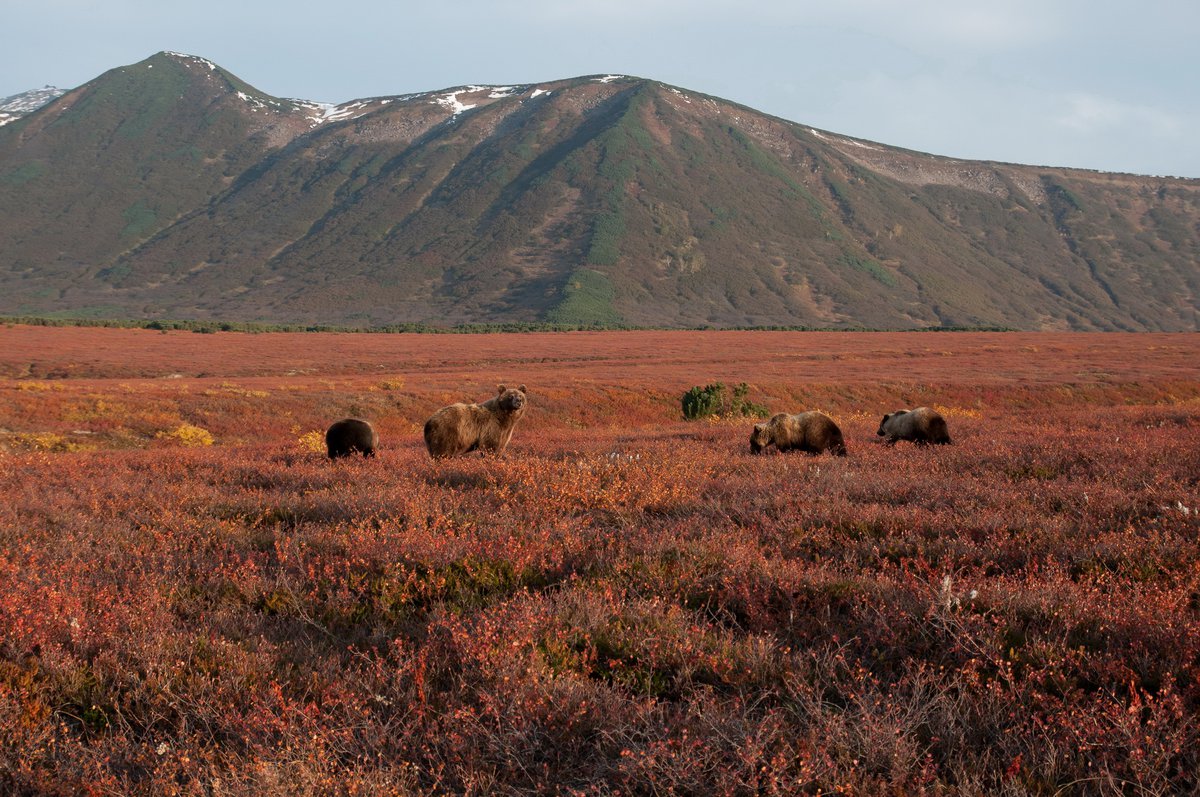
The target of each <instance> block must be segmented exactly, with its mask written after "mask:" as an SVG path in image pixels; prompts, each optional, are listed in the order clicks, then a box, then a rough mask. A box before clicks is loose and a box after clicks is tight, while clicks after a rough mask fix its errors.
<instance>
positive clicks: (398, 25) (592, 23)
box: [0, 0, 1200, 178]
mask: <svg viewBox="0 0 1200 797" xmlns="http://www.w3.org/2000/svg"><path fill="white" fill-rule="evenodd" d="M0 27H2V28H3V29H4V36H3V39H4V44H3V47H0V98H3V97H7V96H9V95H12V94H16V93H19V92H22V91H26V90H28V89H33V88H40V87H41V86H43V85H47V84H48V85H54V86H58V87H60V88H73V87H75V86H78V85H80V84H82V83H85V82H87V81H88V80H91V79H92V78H94V77H96V76H98V75H100V74H101V73H102V72H105V71H107V70H108V69H112V68H114V67H118V66H123V65H126V64H131V63H136V62H137V61H140V60H142V59H144V58H147V57H149V56H150V55H152V54H154V53H156V52H158V51H160V50H174V51H178V52H184V53H189V54H191V55H198V56H202V57H204V58H207V59H209V60H211V61H214V62H216V63H217V64H219V65H221V66H222V67H224V68H225V69H227V70H229V71H230V72H233V73H234V74H236V75H237V76H238V77H240V78H241V79H243V80H245V81H246V82H247V83H250V84H251V85H253V86H255V87H256V88H258V89H259V90H261V91H264V92H267V93H268V94H273V95H275V96H280V97H292V98H299V99H308V100H316V101H319V102H333V103H340V102H345V101H348V100H352V99H358V98H362V97H374V96H384V95H393V94H407V93H413V92H421V91H432V90H435V89H441V88H449V87H454V86H459V85H466V84H481V85H496V84H503V85H511V84H527V83H538V82H546V81H551V80H557V79H561V78H568V77H576V76H580V75H592V74H609V73H615V74H624V75H636V76H638V77H643V78H650V79H653V80H660V81H663V82H665V83H669V84H672V85H675V86H679V87H681V88H685V89H689V90H691V91H696V92H702V93H706V94H712V95H715V96H718V97H722V98H725V99H728V100H732V101H734V102H738V103H741V104H743V105H748V106H750V107H752V108H756V109H758V110H760V111H765V112H767V113H770V114H773V115H775V116H779V117H782V118H785V119H789V120H792V121H795V122H799V123H801V124H805V125H809V126H812V127H816V128H819V129H822V130H828V131H832V132H835V133H841V134H844V135H848V136H853V137H857V138H863V139H868V140H871V141H876V142H881V143H884V144H890V145H894V146H900V147H906V148H908V149H914V150H919V151H922V152H929V153H933V154H937V155H947V156H951V157H957V158H968V159H979V160H994V161H1006V162H1011V163H1024V164H1032V165H1040V166H1072V167H1080V168H1086V169H1097V170H1101V171H1117V172H1132V173H1136V174H1151V175H1164V176H1180V177H1191V178H1200V48H1198V47H1196V44H1195V43H1196V40H1197V39H1198V38H1200V2H1198V1H1197V0H1127V1H1125V2H1122V1H1119V0H986V2H980V1H979V0H903V2H902V1H901V0H821V2H809V0H790V1H789V0H764V1H762V2H755V0H603V1H601V0H440V2H428V0H423V2H410V1H409V0H323V1H322V2H315V1H314V0H287V2H282V0H236V1H235V0H205V2H204V3H197V2H180V0H105V2H103V3H96V2H94V0H37V2H32V0H4V7H3V10H0Z"/></svg>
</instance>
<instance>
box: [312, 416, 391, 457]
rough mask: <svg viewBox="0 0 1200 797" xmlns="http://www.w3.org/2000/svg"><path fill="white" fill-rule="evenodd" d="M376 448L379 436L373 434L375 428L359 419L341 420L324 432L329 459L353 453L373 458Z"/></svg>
mask: <svg viewBox="0 0 1200 797" xmlns="http://www.w3.org/2000/svg"><path fill="white" fill-rule="evenodd" d="M378 446H379V435H377V434H375V427H373V426H371V424H370V423H368V422H367V421H364V420H361V419H359V418H343V419H342V420H340V421H337V422H335V423H334V424H333V425H332V426H330V427H329V429H327V430H326V432H325V448H326V449H328V451H329V458H330V459H337V458H338V457H348V456H350V455H351V454H354V453H359V454H362V455H363V456H364V457H373V456H375V449H376V448H377V447H378Z"/></svg>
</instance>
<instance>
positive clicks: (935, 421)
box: [876, 407, 950, 446]
mask: <svg viewBox="0 0 1200 797" xmlns="http://www.w3.org/2000/svg"><path fill="white" fill-rule="evenodd" d="M876 434H877V435H879V436H880V437H886V438H887V440H885V441H884V443H885V444H886V445H889V446H891V445H895V444H896V441H897V440H910V441H912V442H913V443H916V444H917V445H919V446H923V445H929V444H930V443H932V444H934V445H939V446H941V445H948V444H949V443H950V433H949V432H948V431H946V419H945V418H943V417H942V416H941V414H940V413H939V412H938V411H937V410H935V409H932V408H930V407H917V408H916V409H915V410H897V411H896V412H890V413H888V414H887V415H884V416H883V420H882V421H880V422H879V431H878V432H876Z"/></svg>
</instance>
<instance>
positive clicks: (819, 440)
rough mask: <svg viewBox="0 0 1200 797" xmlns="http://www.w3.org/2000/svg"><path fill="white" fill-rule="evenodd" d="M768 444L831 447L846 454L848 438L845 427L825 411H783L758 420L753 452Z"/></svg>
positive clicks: (811, 448)
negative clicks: (844, 432)
mask: <svg viewBox="0 0 1200 797" xmlns="http://www.w3.org/2000/svg"><path fill="white" fill-rule="evenodd" d="M769 445H774V446H775V447H776V448H777V449H779V450H780V451H791V450H793V449H799V450H800V451H804V452H807V453H809V454H820V453H821V452H822V451H828V452H829V453H831V454H835V455H837V456H839V457H844V456H846V441H845V440H844V439H843V438H842V430H841V429H839V428H838V425H837V424H836V423H834V420H833V418H830V417H829V416H828V415H826V414H825V413H823V412H817V411H815V410H814V411H811V412H802V413H800V414H799V415H788V414H787V413H784V412H781V413H779V414H778V415H775V416H774V417H772V418H771V419H770V420H769V421H767V422H765V423H756V424H755V425H754V431H753V432H752V433H751V434H750V453H751V454H759V453H762V451H763V449H765V448H766V447H767V446H769Z"/></svg>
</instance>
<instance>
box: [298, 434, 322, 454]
mask: <svg viewBox="0 0 1200 797" xmlns="http://www.w3.org/2000/svg"><path fill="white" fill-rule="evenodd" d="M296 444H297V445H298V446H300V448H301V450H303V451H313V452H316V453H318V454H320V453H324V451H325V433H324V432H319V431H317V430H316V429H313V430H312V431H311V432H305V433H304V434H302V435H300V436H299V437H297V438H296Z"/></svg>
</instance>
